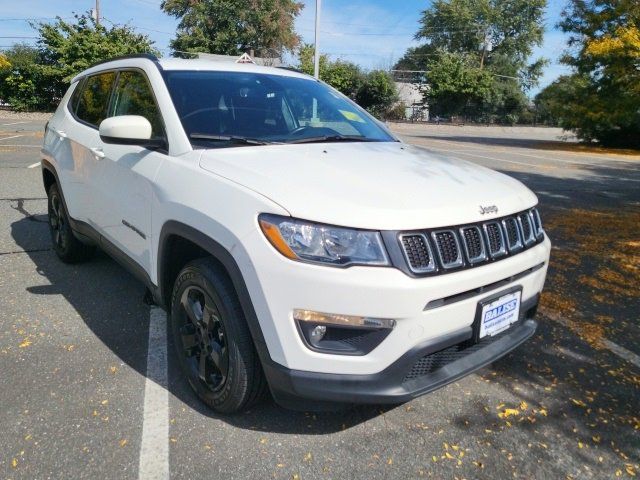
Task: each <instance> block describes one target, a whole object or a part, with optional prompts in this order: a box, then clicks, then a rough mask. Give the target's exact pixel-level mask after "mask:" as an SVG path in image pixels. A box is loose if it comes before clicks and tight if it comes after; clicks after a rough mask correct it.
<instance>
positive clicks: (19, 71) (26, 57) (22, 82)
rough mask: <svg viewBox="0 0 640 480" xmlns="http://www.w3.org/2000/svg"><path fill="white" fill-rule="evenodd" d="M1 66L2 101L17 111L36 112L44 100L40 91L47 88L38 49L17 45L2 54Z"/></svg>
mask: <svg viewBox="0 0 640 480" xmlns="http://www.w3.org/2000/svg"><path fill="white" fill-rule="evenodd" d="M2 57H3V58H4V59H5V62H4V63H3V66H0V99H2V100H3V101H4V102H7V103H9V104H10V105H11V106H12V107H13V108H14V109H17V110H34V109H37V108H38V107H39V105H40V104H41V103H42V101H43V99H42V97H41V96H40V95H39V91H41V90H43V89H45V88H46V84H45V82H44V79H43V76H42V72H41V71H40V70H39V68H38V60H39V58H40V54H39V52H38V49H36V48H34V47H32V46H30V45H27V44H20V43H18V44H15V45H14V46H13V47H11V48H9V49H7V50H5V51H4V52H3V54H2Z"/></svg>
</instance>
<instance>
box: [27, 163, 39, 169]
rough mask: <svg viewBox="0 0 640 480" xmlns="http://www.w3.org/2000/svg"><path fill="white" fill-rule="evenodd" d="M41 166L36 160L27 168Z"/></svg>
mask: <svg viewBox="0 0 640 480" xmlns="http://www.w3.org/2000/svg"><path fill="white" fill-rule="evenodd" d="M39 166H40V162H36V163H33V164H31V165H29V166H28V167H27V168H36V167H39Z"/></svg>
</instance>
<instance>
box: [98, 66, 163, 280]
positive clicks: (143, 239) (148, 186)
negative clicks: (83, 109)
mask: <svg viewBox="0 0 640 480" xmlns="http://www.w3.org/2000/svg"><path fill="white" fill-rule="evenodd" d="M119 115H140V116H143V117H145V118H146V119H147V120H149V122H150V123H151V126H152V138H156V139H164V140H165V144H166V134H165V127H164V123H163V120H162V116H161V114H160V110H159V108H158V105H157V102H156V100H155V97H154V94H153V90H152V88H151V85H150V83H149V81H148V79H147V77H146V75H145V73H144V72H143V71H142V70H138V69H131V70H122V71H120V72H119V73H118V77H117V79H116V84H115V88H114V90H113V94H112V97H111V102H110V107H109V112H108V116H109V117H112V116H119ZM99 147H100V148H102V154H103V155H104V156H103V158H102V160H101V161H100V166H99V169H98V170H97V171H96V175H95V176H94V185H95V195H96V206H97V208H98V210H99V214H98V216H97V218H98V227H99V229H100V231H101V233H102V234H103V235H104V237H105V238H106V239H107V240H109V242H111V243H112V244H114V245H115V246H116V247H117V248H118V249H119V250H121V251H123V252H124V253H126V254H127V256H129V257H130V258H131V259H132V260H134V261H135V262H136V263H137V264H138V265H139V266H140V267H142V268H143V269H144V270H145V271H146V272H147V273H149V272H150V266H151V261H152V256H151V205H152V202H153V199H154V189H153V179H154V177H155V174H156V172H157V171H158V168H159V167H160V165H161V164H162V162H164V161H165V159H166V150H165V149H162V150H149V149H147V148H143V147H139V146H136V145H117V144H103V143H101V142H100V144H99ZM167 148H168V146H167Z"/></svg>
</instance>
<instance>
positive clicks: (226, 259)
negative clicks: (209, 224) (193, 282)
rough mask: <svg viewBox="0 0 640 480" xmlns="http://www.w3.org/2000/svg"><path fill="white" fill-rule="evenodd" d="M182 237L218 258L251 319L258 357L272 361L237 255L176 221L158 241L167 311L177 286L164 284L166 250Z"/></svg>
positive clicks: (160, 287)
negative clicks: (173, 290)
mask: <svg viewBox="0 0 640 480" xmlns="http://www.w3.org/2000/svg"><path fill="white" fill-rule="evenodd" d="M173 235H175V236H178V237H182V238H184V239H186V240H188V241H190V242H192V243H194V244H196V245H197V246H199V247H200V248H201V249H202V250H204V251H205V252H207V253H208V254H209V255H211V256H212V257H213V258H215V259H216V260H217V261H218V262H220V264H221V265H222V266H223V267H224V269H225V270H226V272H227V274H228V275H229V278H230V280H231V283H232V284H233V288H234V289H235V291H236V294H237V295H238V300H239V301H240V305H241V307H242V312H243V313H244V316H245V318H246V320H247V325H248V326H249V331H250V332H251V337H252V339H253V343H254V345H255V348H256V351H257V352H258V356H259V357H260V360H261V362H262V364H263V365H265V364H267V363H270V362H272V360H271V356H270V355H269V350H268V348H267V343H266V341H265V339H264V335H263V333H262V328H261V327H260V322H259V320H258V316H257V314H256V311H255V308H254V306H253V301H252V300H251V296H250V294H249V289H248V288H247V284H246V282H245V280H244V277H243V275H242V272H241V271H240V267H239V266H238V264H237V262H236V260H235V259H234V258H233V255H231V253H230V252H229V251H228V250H227V249H226V248H225V247H224V246H222V245H221V244H220V243H218V242H217V241H215V240H214V239H212V238H211V237H209V236H207V235H205V234H204V233H202V232H200V231H199V230H196V229H195V228H193V227H191V226H189V225H186V224H184V223H182V222H179V221H176V220H168V221H167V222H165V224H164V225H163V226H162V229H161V231H160V237H159V242H158V256H157V262H158V287H157V291H158V293H159V295H160V297H159V298H158V300H160V302H162V303H161V304H162V305H163V307H164V308H165V309H167V310H169V309H170V308H171V305H170V302H171V298H170V295H171V293H170V292H171V290H172V287H173V286H168V285H164V284H163V283H164V277H165V273H166V271H165V267H166V265H167V262H166V261H165V258H164V257H165V255H166V252H165V250H166V247H167V245H168V240H169V237H171V236H173ZM167 292H169V294H168V295H167ZM167 297H169V298H167Z"/></svg>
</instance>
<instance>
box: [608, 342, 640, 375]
mask: <svg viewBox="0 0 640 480" xmlns="http://www.w3.org/2000/svg"><path fill="white" fill-rule="evenodd" d="M602 344H603V345H604V346H605V347H607V348H608V349H609V350H611V351H612V352H613V353H615V354H616V355H618V356H619V357H620V358H623V359H624V360H626V361H627V362H629V363H632V364H634V365H635V366H636V367H638V368H640V356H638V355H636V354H635V353H633V352H632V351H631V350H627V349H626V348H624V347H621V346H620V345H618V344H617V343H614V342H612V341H611V340H607V339H606V338H605V339H604V340H602Z"/></svg>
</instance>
